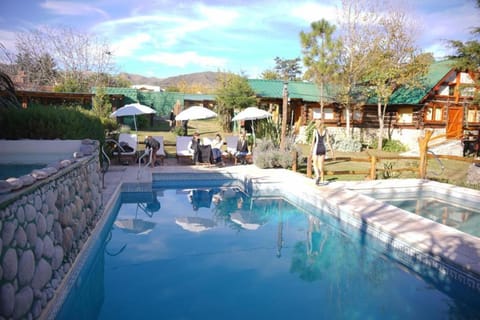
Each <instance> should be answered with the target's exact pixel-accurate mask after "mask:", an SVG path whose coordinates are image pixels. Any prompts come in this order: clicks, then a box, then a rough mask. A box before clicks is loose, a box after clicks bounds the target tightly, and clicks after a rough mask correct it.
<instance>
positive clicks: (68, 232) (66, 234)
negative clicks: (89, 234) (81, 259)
mask: <svg viewBox="0 0 480 320" xmlns="http://www.w3.org/2000/svg"><path fill="white" fill-rule="evenodd" d="M72 246H73V230H72V229H71V228H70V227H67V228H65V229H64V230H63V241H62V247H63V250H64V251H65V252H69V251H70V250H71V249H72Z"/></svg>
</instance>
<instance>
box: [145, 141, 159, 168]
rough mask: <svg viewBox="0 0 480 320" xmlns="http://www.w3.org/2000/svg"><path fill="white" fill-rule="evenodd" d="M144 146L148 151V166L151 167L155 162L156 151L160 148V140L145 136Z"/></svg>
mask: <svg viewBox="0 0 480 320" xmlns="http://www.w3.org/2000/svg"><path fill="white" fill-rule="evenodd" d="M145 148H147V149H148V150H149V151H150V166H151V167H152V168H153V167H155V164H156V163H157V151H158V149H160V142H158V141H157V140H156V139H154V138H153V137H152V136H147V138H146V139H145Z"/></svg>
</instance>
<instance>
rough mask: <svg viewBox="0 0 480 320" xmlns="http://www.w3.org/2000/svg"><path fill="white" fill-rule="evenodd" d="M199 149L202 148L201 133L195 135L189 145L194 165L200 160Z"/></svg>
mask: <svg viewBox="0 0 480 320" xmlns="http://www.w3.org/2000/svg"><path fill="white" fill-rule="evenodd" d="M199 147H200V133H198V132H195V133H194V134H193V137H192V140H191V141H190V142H189V143H188V150H189V151H190V153H191V154H192V160H193V163H197V162H199V159H198V149H199Z"/></svg>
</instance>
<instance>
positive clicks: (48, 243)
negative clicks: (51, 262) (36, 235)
mask: <svg viewBox="0 0 480 320" xmlns="http://www.w3.org/2000/svg"><path fill="white" fill-rule="evenodd" d="M43 256H44V257H46V258H48V259H50V258H51V257H52V256H53V241H52V239H51V238H50V237H49V236H45V237H44V238H43Z"/></svg>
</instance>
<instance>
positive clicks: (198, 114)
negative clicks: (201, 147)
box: [175, 106, 217, 135]
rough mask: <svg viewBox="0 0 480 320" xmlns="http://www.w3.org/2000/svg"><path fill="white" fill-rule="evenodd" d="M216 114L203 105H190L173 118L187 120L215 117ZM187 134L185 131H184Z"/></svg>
mask: <svg viewBox="0 0 480 320" xmlns="http://www.w3.org/2000/svg"><path fill="white" fill-rule="evenodd" d="M216 116H217V114H216V113H215V112H213V111H212V110H210V109H207V108H205V107H203V106H192V107H190V108H188V109H185V110H183V111H182V112H180V113H179V114H177V116H176V117H175V120H178V121H188V120H203V119H211V118H215V117H216ZM185 135H187V132H185Z"/></svg>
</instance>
